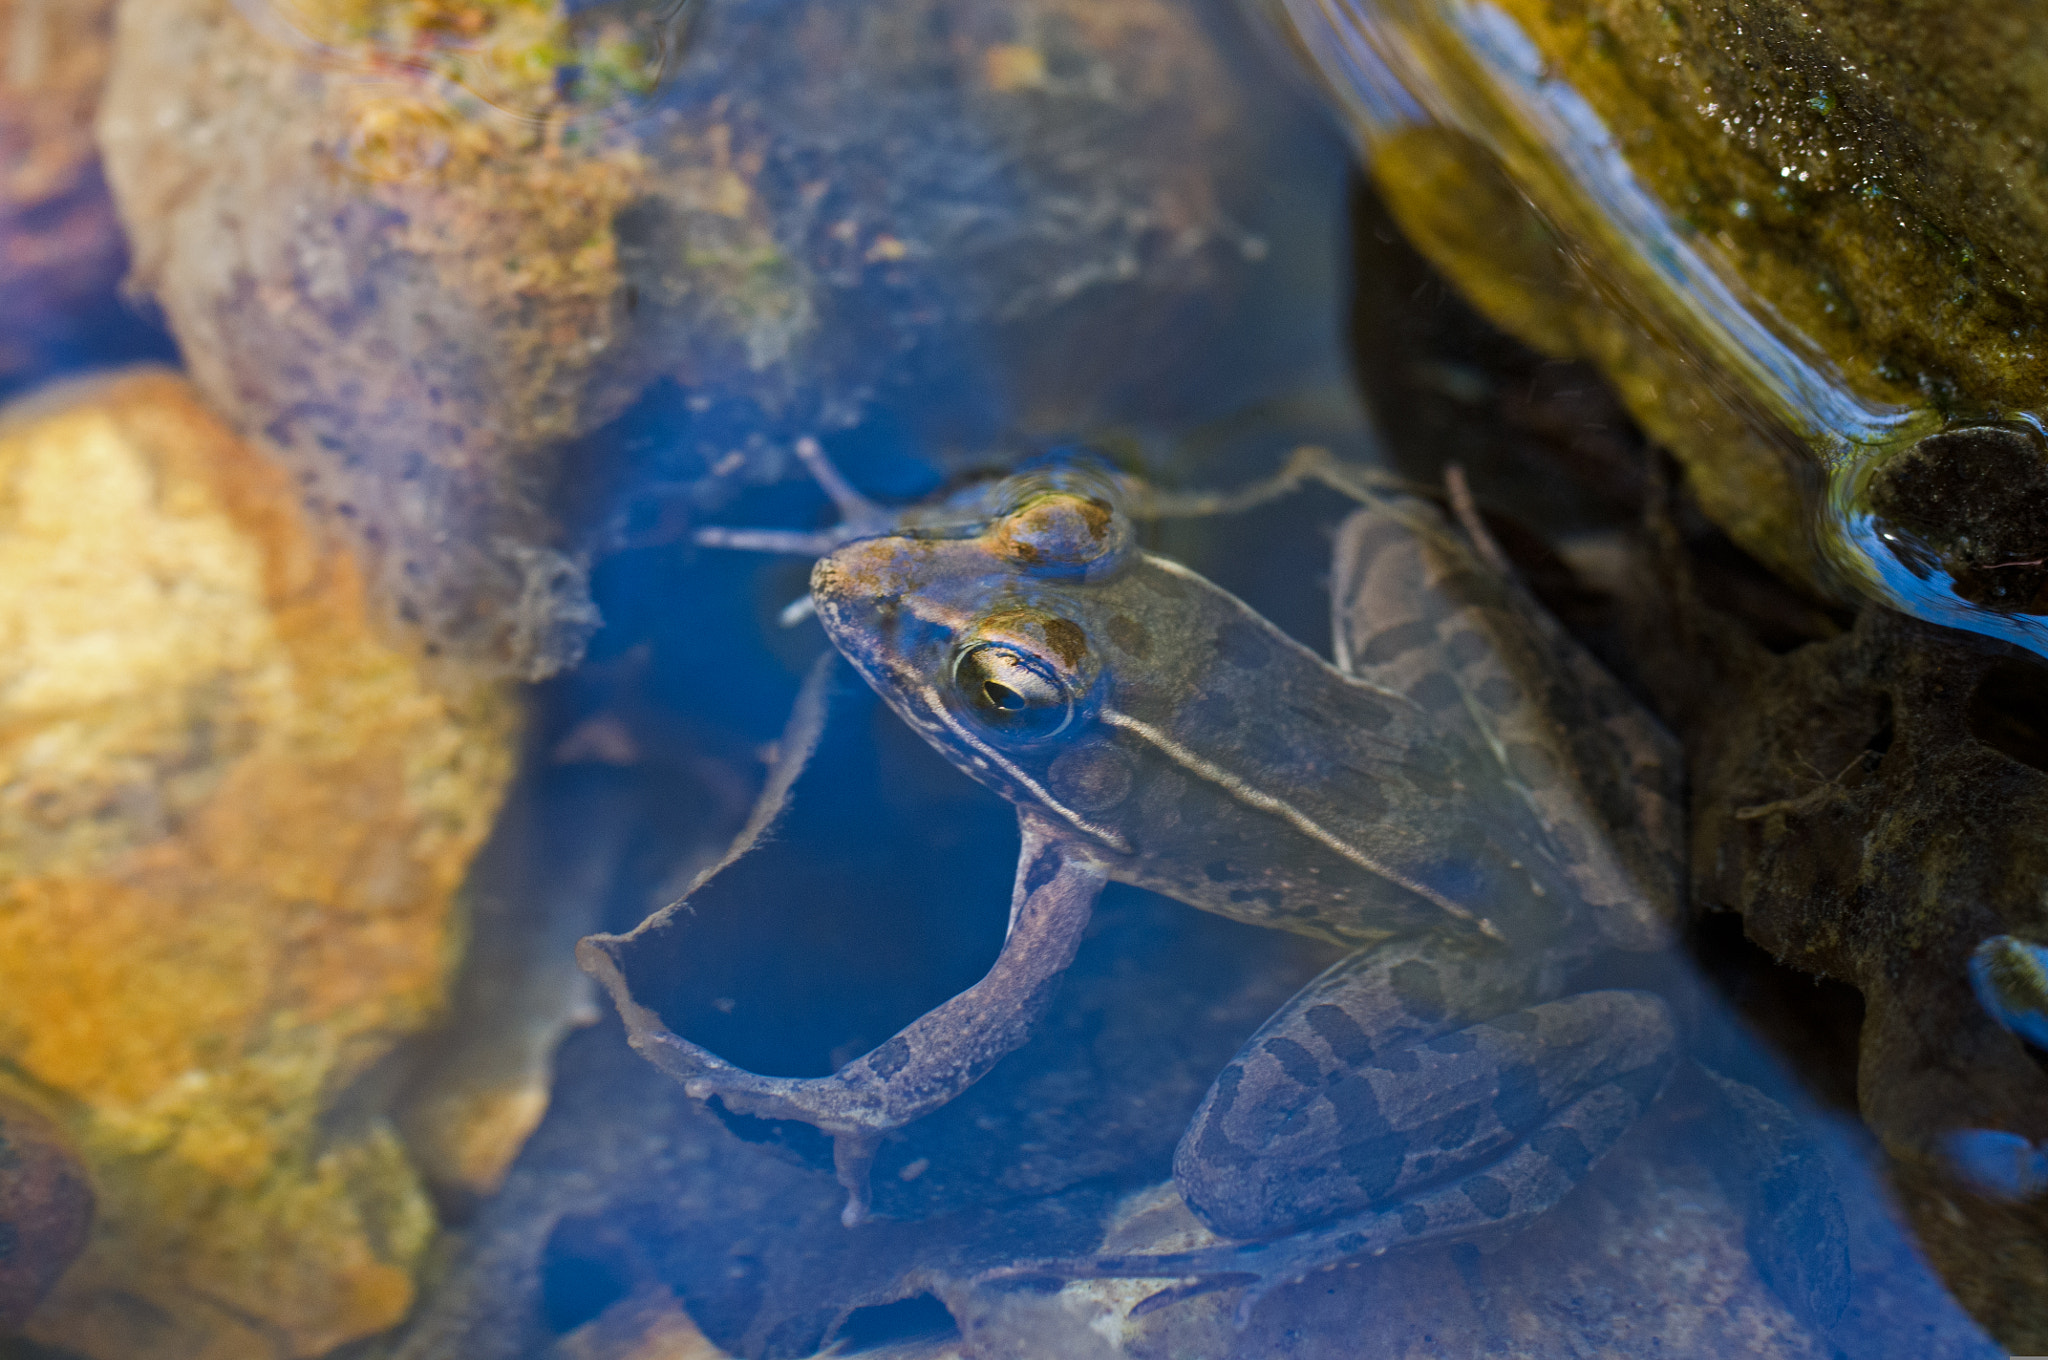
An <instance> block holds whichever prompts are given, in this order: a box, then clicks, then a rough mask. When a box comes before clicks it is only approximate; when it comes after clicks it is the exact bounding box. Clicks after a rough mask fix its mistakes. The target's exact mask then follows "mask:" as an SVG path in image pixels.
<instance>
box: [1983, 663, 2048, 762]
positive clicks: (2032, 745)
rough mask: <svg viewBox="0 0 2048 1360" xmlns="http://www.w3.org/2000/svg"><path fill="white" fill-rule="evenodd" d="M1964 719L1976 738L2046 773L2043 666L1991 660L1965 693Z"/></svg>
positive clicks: (2046, 671)
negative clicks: (1967, 703)
mask: <svg viewBox="0 0 2048 1360" xmlns="http://www.w3.org/2000/svg"><path fill="white" fill-rule="evenodd" d="M1967 720H1968V723H1969V727H1970V735H1971V736H1973V737H1975V738H1976V739H1977V740H1978V741H1981V742H1983V743H1984V744H1985V745H1986V746H1989V747H1990V748H1991V749H1992V750H1994V751H1997V752H1998V753H1999V754H2000V755H2004V756H2009V757H2011V758H2012V759H2014V760H2017V761H2018V762H2020V764H2022V765H2027V766H2031V767H2032V768H2034V769H2036V770H2039V771H2041V772H2042V773H2043V774H2048V668H2043V667H2041V666H2037V665H2034V664H2033V663H2031V662H2027V661H2019V660H2012V661H1999V662H1995V663H1993V664H1992V665H1991V666H1990V667H1988V668H1987V669H1986V670H1985V672H1984V676H1983V678H1982V679H1981V680H1979V681H1978V682H1977V689H1976V692H1975V693H1973V694H1972V695H1971V696H1970V708H1969V713H1968V718H1967Z"/></svg>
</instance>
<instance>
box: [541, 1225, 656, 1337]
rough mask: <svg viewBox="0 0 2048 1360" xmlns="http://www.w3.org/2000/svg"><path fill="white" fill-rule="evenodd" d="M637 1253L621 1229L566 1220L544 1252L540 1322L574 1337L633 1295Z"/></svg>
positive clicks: (552, 1329)
mask: <svg viewBox="0 0 2048 1360" xmlns="http://www.w3.org/2000/svg"><path fill="white" fill-rule="evenodd" d="M634 1256H635V1253H634V1252H633V1251H632V1248H631V1246H630V1245H629V1244H628V1243H627V1242H626V1241H624V1240H623V1239H622V1238H621V1236H620V1234H619V1232H618V1230H617V1228H616V1227H615V1226H613V1225H612V1224H610V1223H608V1222H607V1221H606V1220H604V1219H602V1218H598V1217H594V1216H590V1217H576V1218H565V1219H563V1220H561V1222H559V1223H557V1224H556V1225H555V1230H554V1232H552V1233H551V1234H549V1236H548V1243H547V1246H546V1247H545V1248H544V1249H543V1250H542V1252H541V1263H540V1303H541V1316H542V1318H543V1319H544V1320H545V1322H546V1323H547V1327H548V1330H549V1331H551V1332H554V1333H555V1334H556V1335H561V1334H563V1333H566V1332H573V1331H575V1330H576V1329H577V1328H578V1327H581V1326H582V1325H583V1324H584V1323H586V1322H589V1321H591V1320H592V1319H594V1318H596V1317H597V1316H598V1315H599V1314H601V1313H603V1312H604V1310H605V1309H607V1308H609V1307H611V1306H612V1305H613V1304H615V1303H617V1302H618V1301H619V1300H621V1299H623V1298H625V1297H626V1296H627V1295H629V1294H631V1293H632V1292H633V1286H634V1284H635V1282H636V1277H637V1275H638V1274H639V1271H638V1269H637V1268H636V1267H637V1263H636V1261H635V1259H634Z"/></svg>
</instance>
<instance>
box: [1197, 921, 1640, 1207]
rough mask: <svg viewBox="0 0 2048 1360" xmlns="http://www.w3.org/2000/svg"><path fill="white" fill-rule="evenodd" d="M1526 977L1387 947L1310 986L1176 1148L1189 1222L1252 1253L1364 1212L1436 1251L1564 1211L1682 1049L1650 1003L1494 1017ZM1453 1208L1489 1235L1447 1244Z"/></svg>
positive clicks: (1257, 1039)
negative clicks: (1242, 1242) (1435, 1241)
mask: <svg viewBox="0 0 2048 1360" xmlns="http://www.w3.org/2000/svg"><path fill="white" fill-rule="evenodd" d="M1496 957H1497V956H1496ZM1514 968H1515V964H1514V961H1512V960H1510V959H1504V958H1503V959H1498V962H1497V963H1496V964H1495V965H1494V966H1491V967H1489V966H1488V962H1487V959H1486V957H1485V956H1484V955H1478V956H1477V957H1476V958H1475V957H1474V956H1473V955H1467V956H1466V957H1465V958H1463V959H1454V960H1451V961H1449V962H1445V961H1443V960H1441V959H1432V958H1431V957H1429V956H1428V955H1427V954H1426V953H1425V952H1424V951H1420V950H1416V949H1413V948H1412V947H1407V948H1404V947H1401V946H1387V947H1385V948H1383V949H1382V950H1379V951H1374V952H1373V953H1371V954H1369V955H1364V956H1359V957H1356V958H1354V959H1353V960H1348V961H1346V963H1345V964H1343V965H1340V966H1339V968H1338V969H1334V970H1332V972H1331V973H1328V974H1325V975H1324V977H1322V978H1319V979H1317V981H1316V982H1314V983H1312V984H1310V986H1309V987H1308V988H1307V989H1305V990H1304V991H1303V993H1302V994H1301V995H1300V996H1297V997H1296V998H1295V999H1294V1000H1293V1001H1292V1002H1290V1003H1289V1004H1288V1005H1287V1007H1286V1008H1285V1009H1284V1010H1282V1011H1281V1012H1280V1013H1279V1014H1278V1015H1276V1016H1275V1017H1274V1018H1273V1019H1272V1020H1271V1021H1269V1022H1268V1023H1267V1024H1266V1025H1265V1027H1264V1028H1262V1029H1261V1030H1260V1031H1259V1033H1258V1034H1256V1035H1254V1036H1253V1037H1252V1039H1251V1041H1250V1042H1249V1043H1247V1044H1246V1045H1245V1047H1244V1049H1243V1050H1242V1051H1241V1052H1240V1053H1239V1054H1238V1056H1237V1057H1236V1058H1235V1059H1234V1060H1233V1061H1232V1062H1231V1064H1230V1066H1229V1067H1227V1068H1225V1069H1224V1072H1223V1074H1222V1075H1221V1076H1220V1077H1218V1078H1217V1080H1216V1084H1215V1086H1214V1087H1212V1088H1211V1090H1210V1092H1209V1096H1208V1099H1207V1100H1205V1101H1204V1102H1203V1104H1202V1108H1201V1110H1200V1111H1199V1112H1198V1113H1197V1114H1196V1116H1195V1121H1194V1123H1193V1125H1192V1126H1191V1127H1190V1128H1189V1130H1188V1132H1187V1134H1186V1136H1185V1137H1184V1138H1183V1139H1182V1140H1181V1144H1180V1148H1179V1150H1178V1152H1177V1153H1176V1155H1175V1158H1174V1179H1175V1181H1176V1182H1177V1183H1178V1185H1179V1187H1180V1190H1181V1194H1182V1196H1183V1198H1185V1199H1186V1201H1187V1202H1188V1205H1189V1207H1191V1208H1192V1209H1193V1210H1194V1211H1195V1212H1196V1213H1197V1214H1198V1215H1200V1216H1201V1218H1202V1219H1203V1220H1204V1221H1205V1222H1207V1223H1208V1224H1209V1225H1210V1226H1211V1227H1212V1228H1214V1229H1215V1230H1216V1231H1218V1232H1219V1233H1223V1234H1225V1235H1227V1236H1230V1237H1236V1238H1257V1237H1269V1236H1273V1235H1275V1234H1278V1233H1283V1232H1287V1231H1290V1230H1293V1229H1296V1228H1300V1227H1303V1226H1306V1225H1310V1224H1314V1223H1319V1222H1322V1221H1325V1220H1328V1219H1333V1218H1339V1217H1350V1216H1356V1215H1359V1214H1361V1213H1363V1212H1364V1211H1366V1210H1369V1209H1378V1210H1389V1211H1393V1213H1394V1215H1395V1216H1394V1217H1393V1219H1392V1220H1391V1221H1390V1224H1391V1226H1393V1227H1395V1228H1397V1229H1398V1228H1399V1225H1401V1224H1406V1225H1407V1227H1408V1228H1412V1229H1415V1230H1416V1231H1417V1232H1421V1233H1426V1235H1428V1236H1438V1235H1441V1234H1442V1233H1444V1232H1449V1231H1454V1230H1463V1229H1464V1228H1469V1227H1476V1226H1483V1225H1484V1223H1486V1222H1498V1221H1503V1220H1505V1219H1507V1218H1510V1217H1520V1216H1522V1215H1524V1214H1527V1213H1532V1212H1536V1211H1537V1210H1539V1209H1540V1208H1543V1207H1547V1206H1548V1205H1549V1204H1551V1203H1554V1202H1555V1201H1556V1199H1557V1198H1558V1197H1559V1196H1561V1195H1562V1194H1563V1193H1564V1192H1565V1191H1566V1190H1568V1189H1570V1188H1571V1186H1572V1185H1574V1184H1576V1183H1577V1182H1578V1181H1579V1180H1580V1179H1581V1178H1582V1177H1583V1176H1584V1175H1585V1173H1586V1171H1587V1169H1588V1168H1589V1167H1590V1166H1591V1165H1592V1164H1593V1162H1594V1161H1596V1160H1597V1159H1598V1158H1599V1157H1600V1156H1601V1155H1602V1154H1603V1153H1605V1152H1606V1151H1607V1149H1608V1148H1609V1147H1611V1146H1612V1145H1613V1143H1614V1140H1615V1139H1616V1138H1618V1137H1620V1135H1621V1133H1622V1132H1623V1131H1624V1130H1625V1129H1626V1128H1627V1127H1628V1126H1629V1125H1630V1124H1631V1123H1633V1122H1634V1120H1635V1118H1636V1116H1637V1114H1638V1113H1640V1111H1641V1110H1642V1109H1644V1108H1646V1107H1647V1106H1648V1104H1649V1102H1650V1100H1651V1099H1652V1098H1654V1096H1655V1094H1656V1092H1657V1090H1658V1088H1659V1087H1660V1086H1661V1085H1662V1084H1663V1081H1664V1077H1665V1074H1666V1073H1667V1072H1668V1071H1669V1070H1670V1067H1671V1063H1672V1061H1673V1058H1674V1056H1675V1053H1676V1046H1675V1039H1674V1035H1673V1030H1672V1024H1671V1019H1670V1015H1669V1013H1668V1011H1667V1010H1666V1008H1665V1006H1664V1003H1663V1002H1662V1001H1661V1000H1659V999H1658V998H1657V997H1655V996H1652V995H1650V994H1648V993H1645V992H1623V991H1606V992H1586V993H1581V994H1579V995H1576V996H1570V997H1565V998H1563V999H1561V1000H1557V1001H1550V1002H1544V1003H1542V1004H1538V1005H1531V1006H1522V1007H1515V1006H1514V1004H1513V1002H1512V1001H1510V1002H1509V1004H1508V1007H1506V1008H1500V1007H1490V1006H1488V1005H1487V1003H1488V1002H1489V1001H1497V1000H1499V999H1500V998H1501V997H1502V996H1503V995H1507V994H1510V993H1511V992H1512V990H1513V988H1514V985H1515V983H1516V981H1517V979H1516V978H1515V977H1514V976H1513V975H1512V973H1513V969H1514ZM1432 983H1433V984H1434V985H1433V986H1432ZM1474 1009H1484V1010H1487V1011H1490V1012H1491V1014H1490V1017H1489V1018H1486V1019H1482V1020H1478V1021H1476V1022H1475V1021H1473V1020H1472V1019H1471V1015H1472V1013H1473V1010H1474ZM1438 1201H1442V1203H1439V1202H1438ZM1458 1205H1462V1206H1465V1209H1469V1210H1470V1212H1471V1213H1472V1214H1476V1215H1477V1216H1478V1219H1477V1221H1475V1222H1472V1223H1469V1224H1467V1223H1461V1224H1460V1225H1459V1227H1457V1228H1453V1227H1452V1226H1450V1225H1451V1222H1452V1220H1453V1219H1455V1218H1457V1213H1454V1212H1453V1209H1454V1208H1456V1206H1458ZM1404 1209H1405V1210H1406V1212H1402V1210H1404ZM1458 1212H1460V1213H1462V1212H1464V1210H1458ZM1418 1214H1419V1215H1420V1217H1418V1216H1417V1215H1418Z"/></svg>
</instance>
